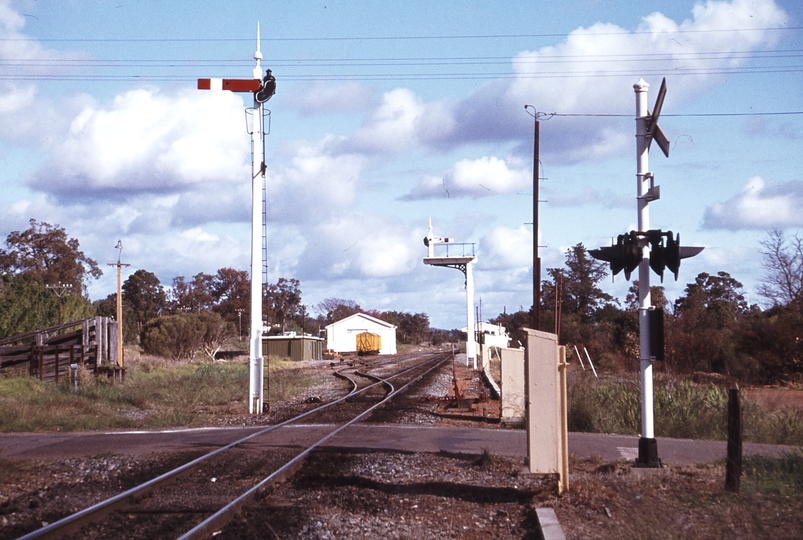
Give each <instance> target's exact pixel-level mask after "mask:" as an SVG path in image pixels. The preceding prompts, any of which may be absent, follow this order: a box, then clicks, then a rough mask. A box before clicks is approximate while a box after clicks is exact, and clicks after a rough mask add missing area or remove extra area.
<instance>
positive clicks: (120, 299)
mask: <svg viewBox="0 0 803 540" xmlns="http://www.w3.org/2000/svg"><path fill="white" fill-rule="evenodd" d="M114 249H119V250H120V251H118V252H117V262H116V263H108V264H109V266H116V267H117V365H118V366H120V367H123V277H122V270H123V267H124V266H131V265H130V264H123V263H122V262H120V261H121V258H122V256H123V241H122V240H118V241H117V245H116V246H114Z"/></svg>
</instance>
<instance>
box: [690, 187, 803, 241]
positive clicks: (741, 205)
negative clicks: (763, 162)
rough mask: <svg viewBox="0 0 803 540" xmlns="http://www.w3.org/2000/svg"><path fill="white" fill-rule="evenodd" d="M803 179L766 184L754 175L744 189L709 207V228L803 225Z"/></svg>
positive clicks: (764, 227) (732, 228) (705, 224)
mask: <svg viewBox="0 0 803 540" xmlns="http://www.w3.org/2000/svg"><path fill="white" fill-rule="evenodd" d="M800 208H803V182H789V183H786V184H778V185H775V186H769V187H768V186H766V183H765V182H764V179H763V178H761V177H758V176H756V177H753V178H751V179H750V180H749V181H748V182H747V184H745V186H744V187H743V188H742V191H741V193H739V194H738V195H736V196H735V197H733V198H731V199H728V200H727V201H725V202H722V203H716V204H714V205H713V206H710V207H709V208H707V209H706V211H705V217H704V222H703V227H705V228H707V229H729V230H738V229H770V228H773V227H778V228H784V227H799V226H803V214H801V212H800Z"/></svg>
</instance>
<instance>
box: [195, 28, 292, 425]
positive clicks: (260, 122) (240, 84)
mask: <svg viewBox="0 0 803 540" xmlns="http://www.w3.org/2000/svg"><path fill="white" fill-rule="evenodd" d="M259 41H260V40H259V23H257V48H256V52H255V53H254V60H255V61H256V66H254V72H253V79H198V89H199V90H228V91H231V92H251V93H253V95H254V107H253V109H252V110H253V118H254V119H253V126H252V127H251V129H249V132H250V134H251V188H252V190H251V324H250V327H249V334H248V341H249V353H248V381H249V382H248V412H249V413H256V414H261V413H262V412H263V409H264V407H265V399H264V398H265V395H264V374H265V372H264V361H263V358H262V334H263V332H264V325H263V323H262V264H263V258H262V193H263V186H264V183H265V168H266V167H265V144H264V141H265V125H264V123H265V122H264V120H265V116H264V112H265V108H264V104H265V102H266V101H268V100H269V99H270V98H271V97H272V96H273V94H274V93H275V92H276V79H275V78H274V77H273V75H272V73H271V70H267V72H266V74H265V76H264V77H263V75H262V65H261V61H262V52H261V51H260V43H259ZM258 148H259V149H260V156H261V159H257V149H258Z"/></svg>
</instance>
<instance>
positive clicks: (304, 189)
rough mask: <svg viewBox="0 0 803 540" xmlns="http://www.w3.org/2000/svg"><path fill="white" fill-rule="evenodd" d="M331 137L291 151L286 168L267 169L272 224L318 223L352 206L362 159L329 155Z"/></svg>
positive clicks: (358, 156)
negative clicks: (274, 222)
mask: <svg viewBox="0 0 803 540" xmlns="http://www.w3.org/2000/svg"><path fill="white" fill-rule="evenodd" d="M336 145H337V141H336V140H335V138H333V137H326V138H324V139H323V140H322V141H320V142H319V143H318V144H310V143H302V144H299V145H297V146H296V147H295V148H293V149H292V156H291V159H290V163H289V164H288V165H285V166H282V167H278V168H277V169H273V168H271V167H270V166H268V171H267V190H268V200H269V201H270V202H269V208H268V218H269V219H270V220H271V221H276V222H289V223H304V222H307V221H312V222H320V221H321V220H323V219H326V218H327V217H329V216H333V215H339V214H342V213H343V212H344V211H346V210H348V209H350V208H351V207H352V206H353V205H354V200H355V196H356V191H357V185H358V182H359V180H360V176H361V174H362V171H363V168H364V167H365V158H364V157H362V156H360V155H358V154H345V153H340V154H337V153H332V152H331V149H332V147H333V146H336Z"/></svg>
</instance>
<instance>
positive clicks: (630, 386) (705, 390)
mask: <svg viewBox="0 0 803 540" xmlns="http://www.w3.org/2000/svg"><path fill="white" fill-rule="evenodd" d="M653 404H654V414H655V430H656V436H658V437H673V438H680V439H710V440H725V439H726V436H727V426H728V424H727V411H728V391H727V389H725V388H720V387H718V386H716V385H713V384H695V383H693V382H690V381H684V380H677V379H673V378H656V379H655V381H654V399H653ZM568 407H569V418H568V420H569V431H582V432H591V433H620V434H625V435H636V434H638V433H639V430H640V422H641V391H640V388H639V382H638V380H637V379H636V377H635V376H634V377H633V378H631V379H625V378H621V377H620V378H617V379H614V380H610V379H596V378H594V377H593V376H588V374H586V373H576V372H575V373H572V374H571V376H570V377H569V383H568ZM742 425H743V430H744V431H743V433H744V441H745V442H756V443H769V444H789V445H797V446H803V410H801V409H799V408H794V407H789V408H785V409H781V410H777V411H768V410H765V409H763V408H761V407H760V406H758V405H757V404H756V403H754V402H752V401H750V400H747V399H744V398H743V399H742Z"/></svg>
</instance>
